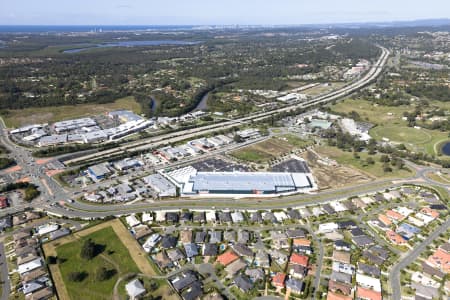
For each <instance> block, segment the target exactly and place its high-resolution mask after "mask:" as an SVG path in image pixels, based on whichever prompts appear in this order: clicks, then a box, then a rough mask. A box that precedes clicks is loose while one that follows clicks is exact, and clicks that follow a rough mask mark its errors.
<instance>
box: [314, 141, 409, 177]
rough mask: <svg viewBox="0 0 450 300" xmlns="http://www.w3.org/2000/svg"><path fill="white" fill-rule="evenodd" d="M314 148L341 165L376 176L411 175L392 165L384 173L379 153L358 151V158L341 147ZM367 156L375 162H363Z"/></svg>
mask: <svg viewBox="0 0 450 300" xmlns="http://www.w3.org/2000/svg"><path fill="white" fill-rule="evenodd" d="M315 150H316V151H317V152H318V153H320V154H321V155H324V156H327V157H329V158H331V159H334V160H336V161H337V162H338V163H339V164H341V165H348V166H352V167H354V168H356V169H358V170H361V171H363V172H365V173H367V174H369V175H372V176H375V177H377V178H381V177H391V178H399V177H410V176H412V175H413V173H412V172H409V171H407V170H399V169H397V168H396V167H393V166H391V168H392V170H393V172H388V173H385V172H384V171H383V163H381V162H380V156H381V155H380V154H376V155H369V154H368V153H366V152H361V153H358V155H359V156H360V158H359V159H358V158H355V157H354V156H353V152H346V151H342V150H341V149H338V148H336V147H329V146H320V147H316V148H315ZM367 157H372V158H373V160H374V161H375V163H374V164H367V163H365V162H366V159H367Z"/></svg>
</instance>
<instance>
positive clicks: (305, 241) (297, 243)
mask: <svg viewBox="0 0 450 300" xmlns="http://www.w3.org/2000/svg"><path fill="white" fill-rule="evenodd" d="M293 244H294V246H307V247H309V246H311V241H310V240H308V239H294V241H293Z"/></svg>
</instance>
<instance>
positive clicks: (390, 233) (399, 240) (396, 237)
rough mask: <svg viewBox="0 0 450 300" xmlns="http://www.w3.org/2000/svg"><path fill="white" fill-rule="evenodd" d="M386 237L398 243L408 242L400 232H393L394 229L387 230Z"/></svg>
mask: <svg viewBox="0 0 450 300" xmlns="http://www.w3.org/2000/svg"><path fill="white" fill-rule="evenodd" d="M386 237H387V238H388V239H389V240H391V242H393V243H394V244H396V245H403V244H406V240H405V239H404V238H403V237H402V236H400V235H399V234H397V233H395V232H393V231H392V230H388V231H386Z"/></svg>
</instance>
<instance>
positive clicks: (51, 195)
mask: <svg viewBox="0 0 450 300" xmlns="http://www.w3.org/2000/svg"><path fill="white" fill-rule="evenodd" d="M380 48H381V49H382V55H381V56H380V58H379V59H378V61H377V63H376V64H374V65H373V66H372V68H371V70H370V71H369V72H368V73H367V74H366V75H365V76H364V77H363V78H361V79H360V80H358V81H357V82H355V83H352V84H350V85H348V86H346V87H343V88H342V89H340V90H337V91H334V92H332V93H330V94H327V95H324V96H320V97H317V98H315V99H311V100H310V101H308V102H306V103H300V104H297V105H294V106H290V107H283V108H280V109H278V110H275V111H270V112H263V113H259V114H256V115H252V116H248V117H245V118H241V119H236V120H232V121H229V122H231V123H230V124H232V125H233V126H234V125H235V124H236V122H249V121H250V120H258V119H260V118H264V117H267V116H270V115H272V114H274V113H279V112H283V111H288V110H291V109H295V108H299V107H304V108H305V107H309V106H311V105H315V104H317V103H326V102H329V101H332V100H335V99H338V98H340V97H343V96H346V95H348V94H349V93H352V92H354V91H355V90H357V89H360V88H362V87H364V86H366V85H367V84H368V83H370V82H372V81H373V80H374V79H376V78H377V76H378V75H379V74H380V72H381V70H382V67H383V66H384V65H385V63H386V61H387V58H388V56H389V51H388V50H387V49H385V48H383V47H380ZM211 126H213V127H214V126H217V125H211ZM219 126H220V129H223V128H224V126H225V123H222V124H219ZM0 127H1V131H2V133H3V134H2V135H1V136H0V142H1V143H3V144H4V145H5V146H6V147H7V148H8V149H9V150H10V151H11V155H12V156H14V159H15V160H16V162H17V164H18V165H19V166H20V167H21V168H22V170H21V171H20V172H21V173H23V174H24V175H25V174H26V176H27V177H29V178H30V181H31V182H32V183H34V184H36V185H37V186H38V187H39V190H40V191H41V196H40V197H39V198H38V199H36V200H34V201H33V202H32V203H31V204H23V205H21V206H16V207H12V208H8V209H5V210H3V211H2V212H0V215H5V214H8V213H13V212H16V211H20V210H23V209H24V208H26V207H31V208H35V209H39V210H44V211H47V212H50V213H53V214H55V215H59V216H67V217H73V218H84V219H89V218H102V217H106V216H112V215H113V216H117V215H124V214H130V213H137V212H142V211H149V210H170V209H172V210H173V209H182V208H188V209H189V208H190V209H203V210H207V209H211V207H217V208H222V209H229V208H230V207H231V208H238V209H252V208H253V209H255V208H257V209H275V208H287V207H296V206H307V205H313V204H319V203H327V202H330V201H334V200H338V199H343V198H347V197H350V196H354V195H358V194H365V193H373V192H376V191H379V190H381V189H385V188H389V187H396V186H400V185H402V184H403V183H427V184H433V185H438V186H442V187H444V188H448V187H447V186H446V185H443V184H440V183H437V182H432V181H431V180H430V179H429V178H427V176H426V174H427V173H428V172H432V171H436V170H437V169H435V168H432V167H421V166H417V165H414V164H411V163H409V162H408V163H407V164H408V166H409V167H411V168H413V169H414V170H415V171H416V175H415V176H412V177H411V178H408V179H398V180H394V179H391V180H380V181H374V182H369V183H364V184H360V185H355V186H352V187H345V188H340V189H333V190H329V191H321V192H319V193H317V194H313V195H292V196H286V197H279V198H276V200H275V201H274V198H263V197H262V198H260V199H255V198H253V199H235V198H224V199H213V200H211V199H208V200H206V199H175V200H162V201H155V202H153V203H136V204H115V205H95V204H89V203H85V202H78V201H76V202H75V203H70V204H69V203H66V206H65V207H61V206H59V205H55V203H56V202H59V201H61V200H67V199H70V198H73V196H74V194H75V193H76V192H79V190H80V189H78V190H76V189H71V188H64V187H62V186H60V185H59V184H58V183H57V182H56V181H55V180H54V179H53V178H51V177H50V176H48V175H47V174H45V167H44V166H43V165H38V164H36V161H35V159H34V157H33V156H32V155H31V151H30V150H29V149H27V148H24V147H20V146H18V145H15V144H14V143H12V142H11V141H10V139H9V136H8V134H7V130H6V128H5V125H4V123H3V120H1V122H0ZM209 130H216V129H215V127H214V128H210V127H209V126H206V127H202V128H197V129H191V130H185V131H181V132H177V133H172V134H169V135H163V136H159V137H154V138H150V139H144V140H141V141H138V142H132V143H129V144H126V145H124V146H121V147H119V150H120V149H124V147H125V148H126V149H129V148H130V147H139V145H142V144H144V146H143V147H149V146H151V147H154V146H155V143H153V144H151V145H148V143H149V141H157V140H158V139H159V140H163V142H164V143H168V142H173V141H174V139H177V138H181V139H186V138H188V137H190V136H192V137H193V136H197V135H199V134H205V133H207V132H209ZM179 135H181V136H180V137H178V136H179ZM168 138H171V140H167V139H168ZM117 150H118V149H110V150H106V151H107V153H109V151H117ZM90 155H104V152H103V151H101V152H97V153H95V154H89V155H87V156H84V157H90ZM53 159H55V158H53ZM77 159H82V157H80V158H77ZM116 179H117V178H116ZM89 189H90V188H89Z"/></svg>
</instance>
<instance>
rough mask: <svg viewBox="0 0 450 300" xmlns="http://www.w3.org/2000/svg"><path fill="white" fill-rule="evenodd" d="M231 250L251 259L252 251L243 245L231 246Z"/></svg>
mask: <svg viewBox="0 0 450 300" xmlns="http://www.w3.org/2000/svg"><path fill="white" fill-rule="evenodd" d="M233 250H234V251H235V252H236V253H237V254H238V255H240V256H247V257H253V251H252V250H251V249H250V248H249V247H248V246H247V245H244V244H239V243H238V244H236V245H234V246H233Z"/></svg>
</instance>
